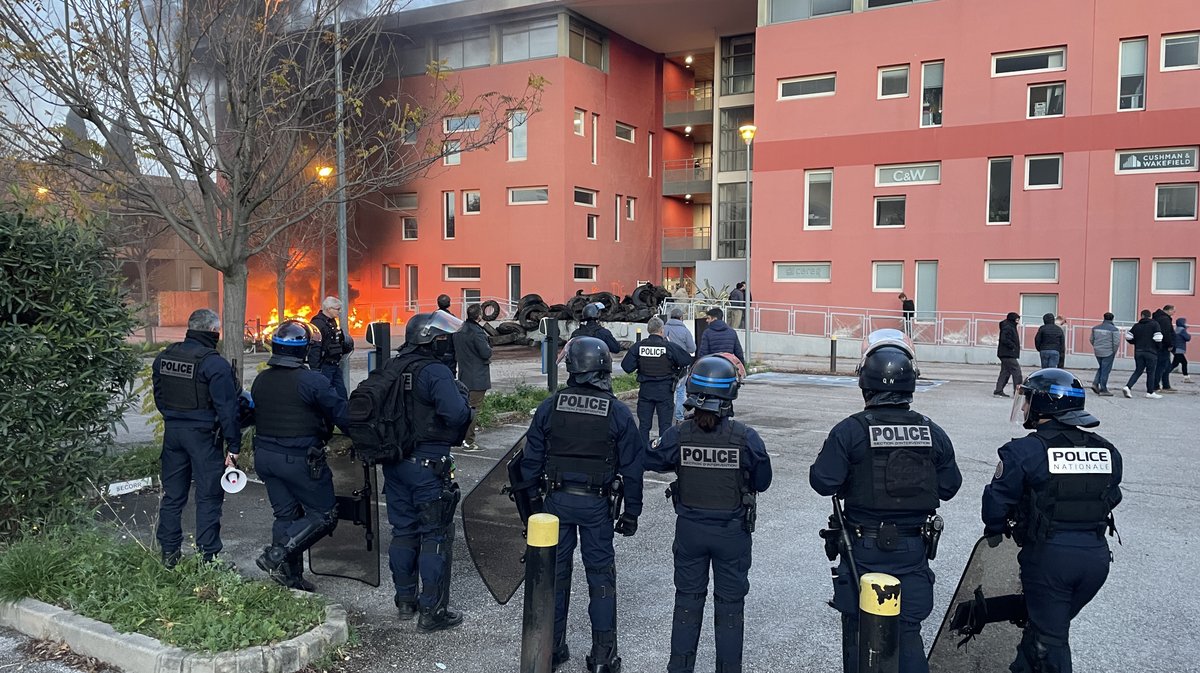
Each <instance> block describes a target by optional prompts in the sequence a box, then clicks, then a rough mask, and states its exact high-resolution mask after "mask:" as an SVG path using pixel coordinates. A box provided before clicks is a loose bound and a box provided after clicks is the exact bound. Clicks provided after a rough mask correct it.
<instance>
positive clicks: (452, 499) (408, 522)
mask: <svg viewBox="0 0 1200 673" xmlns="http://www.w3.org/2000/svg"><path fill="white" fill-rule="evenodd" d="M460 327H462V321H461V320H459V319H458V318H455V317H454V316H452V315H450V314H449V313H445V312H442V311H434V312H433V313H418V314H417V315H414V316H413V317H412V319H410V320H409V321H408V325H407V326H406V327H405V330H404V345H403V346H402V347H401V348H400V349H399V357H400V358H405V357H410V356H411V357H412V358H414V359H415V360H416V361H418V362H417V364H418V365H419V367H420V369H419V371H416V374H415V376H413V380H412V389H411V391H406V393H405V394H407V395H411V396H412V400H411V404H406V405H405V407H406V412H407V410H411V416H409V417H408V418H406V422H407V423H408V427H409V428H410V429H411V430H410V431H411V432H412V436H411V447H412V450H411V453H408V454H407V455H404V456H402V457H401V458H400V459H398V460H395V461H388V462H385V463H384V465H383V477H384V487H383V492H384V496H385V497H386V498H387V511H388V521H389V522H390V523H391V525H392V543H391V546H390V547H389V549H388V557H389V563H390V566H391V570H392V581H393V582H394V583H395V586H396V596H395V602H396V608H397V610H398V613H399V617H400V619H402V620H408V619H412V618H413V616H414V615H415V614H416V612H417V611H418V609H419V610H420V613H421V618H420V620H419V621H418V622H417V628H418V629H420V630H422V631H439V630H441V629H448V628H451V627H454V626H458V625H459V624H461V623H462V620H463V616H462V613H461V612H459V611H457V610H454V609H452V608H451V607H450V563H451V552H452V551H453V545H454V510H455V508H456V507H457V506H458V500H459V498H460V493H459V489H458V484H457V483H455V481H454V470H453V465H454V462H453V457H452V456H451V455H450V447H452V446H457V445H459V444H461V443H462V440H463V437H464V436H465V435H466V431H467V425H468V424H469V423H470V421H471V408H470V407H469V406H467V391H466V389H465V388H462V387H461V385H460V384H459V383H458V382H457V381H455V380H454V376H453V375H452V374H451V373H450V370H449V369H448V368H447V367H446V366H445V365H444V364H442V357H443V356H444V355H445V353H446V351H447V349H448V348H449V347H450V338H451V335H452V334H454V333H455V332H457V331H458V329H459V328H460ZM406 371H410V370H407V369H406ZM418 575H419V579H420V582H419V584H420V594H419V595H418V593H417V587H418Z"/></svg>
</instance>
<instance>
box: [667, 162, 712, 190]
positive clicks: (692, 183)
mask: <svg viewBox="0 0 1200 673" xmlns="http://www.w3.org/2000/svg"><path fill="white" fill-rule="evenodd" d="M710 192H712V159H672V160H670V161H664V162H663V196H686V195H687V194H708V193H710Z"/></svg>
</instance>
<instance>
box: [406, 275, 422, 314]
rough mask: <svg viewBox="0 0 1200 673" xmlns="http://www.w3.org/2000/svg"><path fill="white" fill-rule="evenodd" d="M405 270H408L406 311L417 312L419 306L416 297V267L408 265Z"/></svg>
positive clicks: (418, 300)
mask: <svg viewBox="0 0 1200 673" xmlns="http://www.w3.org/2000/svg"><path fill="white" fill-rule="evenodd" d="M405 268H406V269H407V270H408V297H407V299H408V302H407V303H408V310H410V311H419V310H420V306H421V305H420V299H418V296H417V267H416V266H415V265H413V264H410V265H408V266H407V267H405Z"/></svg>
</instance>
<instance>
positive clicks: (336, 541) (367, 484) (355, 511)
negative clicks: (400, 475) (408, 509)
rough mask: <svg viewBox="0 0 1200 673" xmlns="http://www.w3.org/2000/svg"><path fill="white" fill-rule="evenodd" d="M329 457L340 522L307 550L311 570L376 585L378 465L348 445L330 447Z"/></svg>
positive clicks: (378, 542)
mask: <svg viewBox="0 0 1200 673" xmlns="http://www.w3.org/2000/svg"><path fill="white" fill-rule="evenodd" d="M326 460H327V461H328V463H329V469H330V470H332V471H333V491H334V493H335V494H337V515H338V525H337V528H335V529H334V531H333V533H332V534H331V535H329V536H328V537H323V538H321V540H320V541H319V542H317V543H316V544H315V545H313V546H312V547H311V548H310V549H309V550H308V567H309V570H311V571H312V573H313V574H314V575H327V576H330V577H344V578H346V579H352V580H357V581H359V582H363V583H366V584H370V585H371V586H373V587H377V586H379V545H380V539H381V538H380V534H379V506H378V501H377V498H378V494H379V477H378V469H379V468H377V467H376V466H375V465H371V466H369V467H368V466H366V465H365V464H363V463H362V462H361V461H359V460H357V459H355V458H354V457H353V454H352V452H351V451H350V449H349V447H348V446H347V447H346V448H344V449H341V450H337V451H334V450H332V449H331V450H330V451H329V453H328V455H327V456H326Z"/></svg>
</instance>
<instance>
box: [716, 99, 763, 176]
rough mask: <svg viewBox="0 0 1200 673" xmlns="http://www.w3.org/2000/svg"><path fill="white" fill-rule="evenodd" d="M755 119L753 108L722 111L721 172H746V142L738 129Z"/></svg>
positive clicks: (735, 108) (719, 167)
mask: <svg viewBox="0 0 1200 673" xmlns="http://www.w3.org/2000/svg"><path fill="white" fill-rule="evenodd" d="M753 119H754V108H753V107H734V108H725V109H723V110H721V156H720V164H719V166H718V169H719V170H722V171H744V170H746V157H747V152H746V141H744V140H742V134H741V132H740V131H738V129H739V128H740V127H741V126H742V125H744V124H749V123H750V122H751V121H752V120H753Z"/></svg>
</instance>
